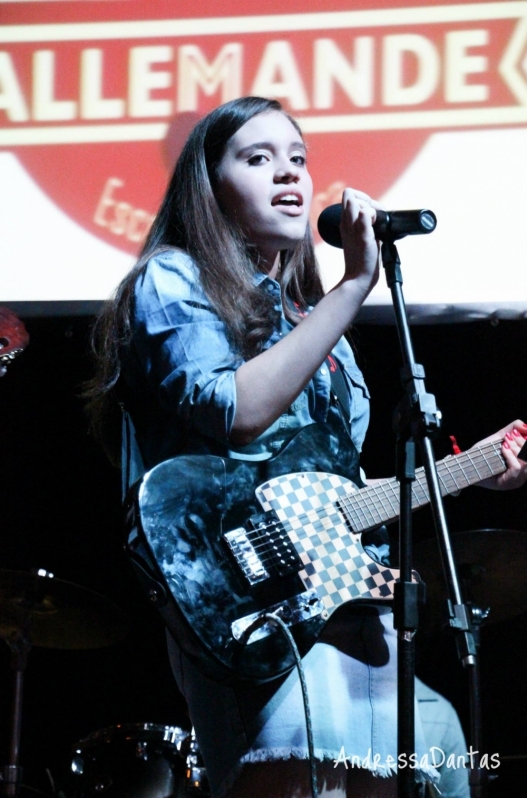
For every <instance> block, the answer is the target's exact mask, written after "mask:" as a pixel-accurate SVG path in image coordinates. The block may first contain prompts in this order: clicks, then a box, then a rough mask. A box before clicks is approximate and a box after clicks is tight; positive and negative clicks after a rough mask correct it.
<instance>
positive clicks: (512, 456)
mask: <svg viewBox="0 0 527 798" xmlns="http://www.w3.org/2000/svg"><path fill="white" fill-rule="evenodd" d="M502 438H503V443H502V445H501V454H502V457H503V459H504V460H505V463H506V464H507V470H506V471H504V472H503V474H499V475H498V476H496V477H490V478H489V479H485V480H483V482H479V483H478V484H479V485H482V486H483V487H484V488H490V489H491V490H513V488H519V487H520V486H521V485H523V484H524V482H527V461H526V460H524V459H519V457H518V455H519V453H520V452H521V450H522V448H523V446H524V445H525V443H526V440H527V424H524V423H523V421H519V420H516V421H513V422H512V423H511V424H508V425H507V426H506V427H503V429H500V430H499V432H496V433H495V434H494V435H490V436H489V437H488V438H484V439H483V440H482V441H479V444H481V443H487V441H496V440H501V439H502ZM479 444H478V445H479ZM523 457H527V454H525V453H524V454H523Z"/></svg>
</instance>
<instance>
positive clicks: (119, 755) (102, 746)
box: [71, 723, 204, 798]
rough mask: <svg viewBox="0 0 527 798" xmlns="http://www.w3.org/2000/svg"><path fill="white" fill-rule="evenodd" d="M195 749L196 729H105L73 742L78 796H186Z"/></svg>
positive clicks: (121, 726) (74, 784) (122, 726)
mask: <svg viewBox="0 0 527 798" xmlns="http://www.w3.org/2000/svg"><path fill="white" fill-rule="evenodd" d="M189 752H190V733H189V732H188V731H186V730H185V729H181V728H179V727H178V726H162V725H158V724H155V723H129V724H118V725H116V726H111V727H109V728H106V729H101V730H99V731H97V732H94V733H93V734H90V735H89V736H88V737H86V738H84V739H83V740H80V741H79V742H78V743H76V744H75V746H74V747H73V752H72V754H73V755H72V761H71V773H72V785H71V786H72V798H96V796H104V798H185V796H186V795H187V792H186V778H185V769H186V762H187V759H186V758H187V755H188V753H189ZM197 794H203V795H204V793H197Z"/></svg>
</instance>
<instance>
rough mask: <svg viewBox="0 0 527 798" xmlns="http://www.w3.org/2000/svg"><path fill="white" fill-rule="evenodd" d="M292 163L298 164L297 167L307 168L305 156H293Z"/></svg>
mask: <svg viewBox="0 0 527 798" xmlns="http://www.w3.org/2000/svg"><path fill="white" fill-rule="evenodd" d="M291 161H292V162H293V163H295V164H297V166H305V165H306V163H307V158H306V156H305V155H293V157H292V158H291Z"/></svg>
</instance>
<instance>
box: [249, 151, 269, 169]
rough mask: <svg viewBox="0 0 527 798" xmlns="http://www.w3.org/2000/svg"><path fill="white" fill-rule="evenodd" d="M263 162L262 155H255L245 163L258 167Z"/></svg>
mask: <svg viewBox="0 0 527 798" xmlns="http://www.w3.org/2000/svg"><path fill="white" fill-rule="evenodd" d="M264 161H265V155H264V154H263V153H256V154H255V155H251V157H250V158H249V160H248V161H247V163H248V164H249V165H250V166H259V165H260V164H262V163H263V162H264Z"/></svg>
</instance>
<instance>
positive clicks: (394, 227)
mask: <svg viewBox="0 0 527 798" xmlns="http://www.w3.org/2000/svg"><path fill="white" fill-rule="evenodd" d="M341 217H342V205H341V203H340V202H338V203H337V204H336V205H330V206H329V207H328V208H325V209H324V210H323V211H322V213H321V214H320V216H319V217H318V225H317V226H318V232H319V233H320V236H321V237H322V238H323V239H324V241H325V242H326V243H327V244H331V246H332V247H340V248H341V249H342V238H341V236H340V219H341ZM436 225H437V219H436V216H435V213H432V211H429V210H426V209H423V210H419V211H377V218H376V220H375V224H374V225H373V230H374V232H375V238H377V239H378V240H379V241H396V240H397V239H398V238H404V236H415V235H423V234H425V233H431V232H432V231H433V230H435V228H436Z"/></svg>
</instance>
